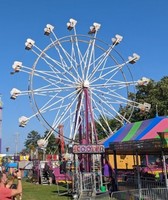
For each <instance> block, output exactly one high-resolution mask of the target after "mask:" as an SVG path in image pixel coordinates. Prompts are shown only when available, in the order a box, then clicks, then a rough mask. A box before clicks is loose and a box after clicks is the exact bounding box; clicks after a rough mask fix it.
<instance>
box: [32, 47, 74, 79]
mask: <svg viewBox="0 0 168 200" xmlns="http://www.w3.org/2000/svg"><path fill="white" fill-rule="evenodd" d="M34 46H35V47H36V48H37V49H38V50H39V51H40V52H41V54H38V53H37V52H36V51H34V50H33V49H32V51H33V52H34V53H35V54H36V55H38V56H39V57H40V58H41V59H42V60H44V61H45V62H46V63H47V64H48V66H49V67H52V69H54V70H55V69H56V70H57V71H58V72H59V73H61V74H63V75H66V74H67V75H68V76H69V78H70V77H71V79H73V80H75V81H77V78H76V77H75V76H74V75H73V74H72V73H70V71H69V70H67V68H68V66H67V64H66V62H64V63H61V62H58V61H57V60H55V59H53V58H51V56H49V55H48V54H47V53H46V50H43V51H42V50H41V49H40V48H38V47H37V46H36V45H34ZM47 59H48V60H49V61H52V62H53V64H56V66H58V67H59V68H55V67H54V66H53V64H51V63H50V62H49V61H47ZM65 78H66V79H67V80H69V81H71V80H70V79H69V78H68V77H67V76H65Z"/></svg>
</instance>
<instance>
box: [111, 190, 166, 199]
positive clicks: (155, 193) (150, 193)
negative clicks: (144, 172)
mask: <svg viewBox="0 0 168 200" xmlns="http://www.w3.org/2000/svg"><path fill="white" fill-rule="evenodd" d="M111 199H112V200H167V199H168V189H167V188H146V189H140V190H139V189H136V190H127V191H118V192H113V193H112V196H111Z"/></svg>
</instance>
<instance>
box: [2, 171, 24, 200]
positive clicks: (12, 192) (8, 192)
mask: <svg viewBox="0 0 168 200" xmlns="http://www.w3.org/2000/svg"><path fill="white" fill-rule="evenodd" d="M14 177H15V178H17V180H18V183H17V187H16V189H11V188H8V187H6V184H7V177H6V174H4V173H2V172H0V200H9V199H12V198H13V197H14V196H16V195H18V194H21V193H22V181H21V171H20V170H19V171H18V172H16V173H14Z"/></svg>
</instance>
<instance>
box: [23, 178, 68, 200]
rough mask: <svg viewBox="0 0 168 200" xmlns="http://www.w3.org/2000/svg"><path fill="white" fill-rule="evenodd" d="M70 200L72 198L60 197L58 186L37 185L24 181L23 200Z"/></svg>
mask: <svg viewBox="0 0 168 200" xmlns="http://www.w3.org/2000/svg"><path fill="white" fill-rule="evenodd" d="M52 199H57V200H59V199H60V200H70V199H71V198H70V197H67V196H59V195H58V193H57V185H51V186H50V185H40V184H38V185H36V184H34V183H29V182H25V181H23V200H52Z"/></svg>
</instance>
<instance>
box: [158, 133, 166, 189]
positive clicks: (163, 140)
mask: <svg viewBox="0 0 168 200" xmlns="http://www.w3.org/2000/svg"><path fill="white" fill-rule="evenodd" d="M157 134H158V135H159V137H160V139H161V143H162V158H163V169H164V176H165V183H166V188H167V189H168V179H167V166H166V159H165V154H164V149H165V148H168V132H157Z"/></svg>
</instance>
